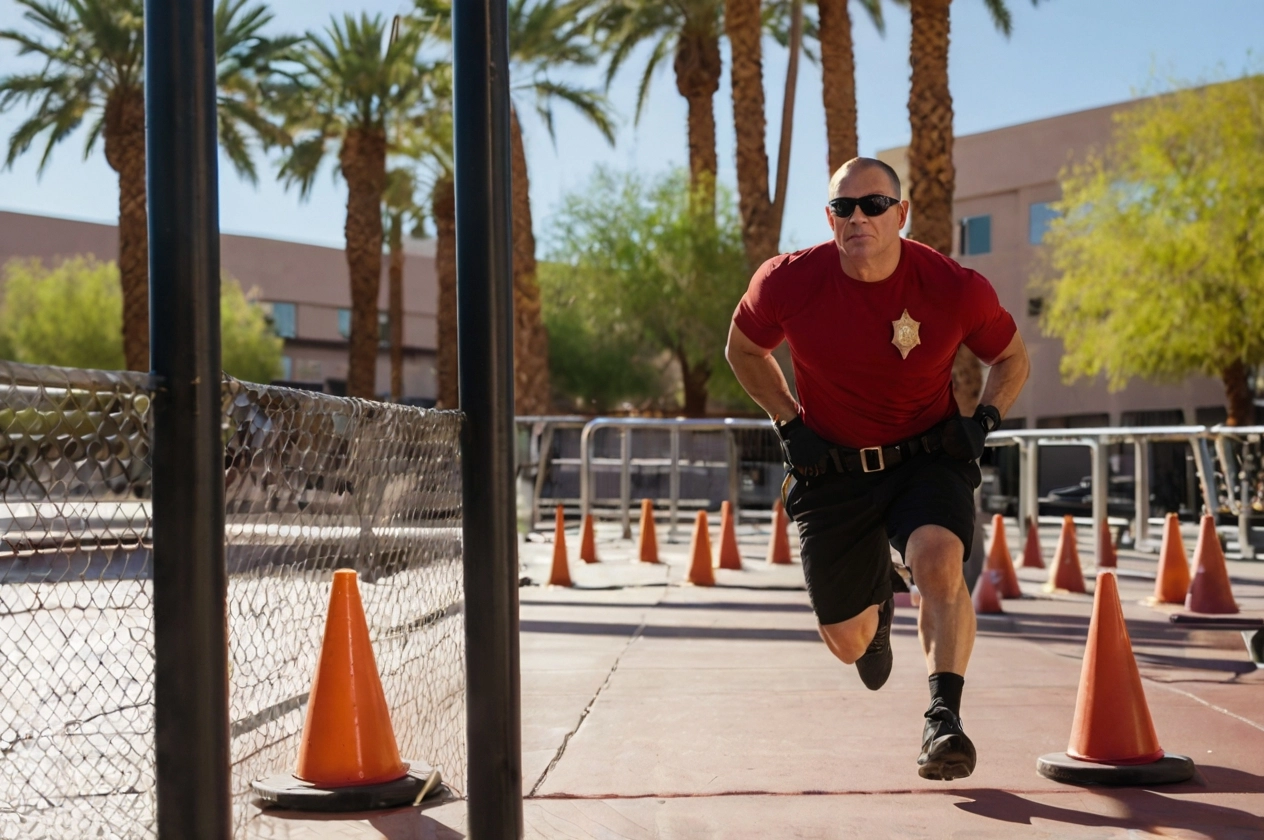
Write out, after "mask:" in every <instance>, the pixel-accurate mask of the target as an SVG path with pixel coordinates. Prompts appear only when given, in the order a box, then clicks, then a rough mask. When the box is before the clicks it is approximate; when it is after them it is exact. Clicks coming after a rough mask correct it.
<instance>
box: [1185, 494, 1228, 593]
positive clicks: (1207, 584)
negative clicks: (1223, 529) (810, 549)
mask: <svg viewBox="0 0 1264 840" xmlns="http://www.w3.org/2000/svg"><path fill="white" fill-rule="evenodd" d="M1194 570H1195V571H1194V579H1193V580H1192V581H1190V584H1189V593H1188V594H1187V595H1186V596H1185V609H1187V610H1191V611H1192V612H1200V613H1218V614H1222V615H1223V614H1228V613H1236V612H1237V611H1238V605H1237V604H1236V603H1235V602H1234V600H1233V591H1232V590H1231V589H1230V588H1229V570H1228V569H1227V568H1226V567H1225V556H1224V551H1222V550H1221V548H1220V537H1219V536H1217V535H1216V520H1215V518H1214V517H1212V516H1211V515H1210V514H1207V515H1206V516H1204V517H1203V521H1202V524H1201V526H1200V527H1199V529H1198V545H1196V546H1195V547H1194Z"/></svg>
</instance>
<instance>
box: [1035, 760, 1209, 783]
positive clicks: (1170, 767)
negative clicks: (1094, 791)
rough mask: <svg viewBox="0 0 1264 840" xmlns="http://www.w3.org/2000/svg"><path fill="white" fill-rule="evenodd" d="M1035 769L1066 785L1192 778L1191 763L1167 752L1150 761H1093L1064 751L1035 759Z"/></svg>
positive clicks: (1170, 780) (1162, 781) (1192, 765)
mask: <svg viewBox="0 0 1264 840" xmlns="http://www.w3.org/2000/svg"><path fill="white" fill-rule="evenodd" d="M1036 771H1037V772H1038V773H1040V775H1042V776H1044V777H1045V778H1046V779H1052V780H1053V781H1055V782H1062V783H1064V784H1068V785H1133V786H1146V785H1170V784H1175V783H1177V782H1186V781H1189V780H1190V779H1192V778H1193V777H1194V762H1193V761H1192V760H1191V759H1189V758H1187V757H1186V756H1183V755H1173V754H1171V753H1168V754H1167V755H1165V756H1163V757H1162V758H1160V759H1159V760H1158V761H1154V762H1151V763H1150V764H1095V763H1093V762H1091V761H1080V760H1079V759H1077V758H1071V756H1069V755H1067V754H1066V753H1049V754H1048V755H1042V756H1040V758H1038V759H1036Z"/></svg>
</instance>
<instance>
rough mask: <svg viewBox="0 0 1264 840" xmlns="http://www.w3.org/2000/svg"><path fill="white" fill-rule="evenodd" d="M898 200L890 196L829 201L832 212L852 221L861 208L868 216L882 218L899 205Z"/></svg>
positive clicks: (833, 199) (877, 195) (866, 196)
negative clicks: (852, 216)
mask: <svg viewBox="0 0 1264 840" xmlns="http://www.w3.org/2000/svg"><path fill="white" fill-rule="evenodd" d="M899 203H900V200H899V199H898V198H892V197H891V196H889V195H880V194H878V193H874V194H873V195H862V196H861V197H860V198H831V199H830V201H829V206H830V210H833V211H834V215H835V216H837V217H838V218H840V219H850V218H851V214H852V213H854V212H855V211H856V208H857V207H859V208H860V212H861V213H864V214H865V215H866V216H881V215H882V214H883V213H885V212H887V211H888V210H890V209H891V208H892V207H894V206H895V205H897V204H899Z"/></svg>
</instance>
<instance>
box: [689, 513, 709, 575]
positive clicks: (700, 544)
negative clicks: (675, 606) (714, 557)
mask: <svg viewBox="0 0 1264 840" xmlns="http://www.w3.org/2000/svg"><path fill="white" fill-rule="evenodd" d="M689 557H690V563H689V582H690V583H692V584H693V585H694V586H715V572H714V571H712V570H711V533H710V531H709V530H708V526H707V512H706V511H705V510H700V511H698V518H697V519H696V520H694V525H693V539H691V540H690V541H689Z"/></svg>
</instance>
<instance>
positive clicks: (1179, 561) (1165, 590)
mask: <svg viewBox="0 0 1264 840" xmlns="http://www.w3.org/2000/svg"><path fill="white" fill-rule="evenodd" d="M1188 591H1189V561H1188V560H1187V559H1186V557H1185V543H1184V542H1182V541H1181V522H1180V520H1179V519H1177V518H1176V514H1175V513H1169V514H1168V515H1167V517H1166V518H1165V519H1164V520H1163V545H1162V547H1161V548H1160V549H1159V573H1158V576H1157V577H1156V578H1155V579H1154V597H1153V598H1152V599H1151V600H1152V601H1153V602H1154V603H1156V604H1183V603H1185V593H1186V592H1188Z"/></svg>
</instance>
